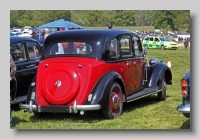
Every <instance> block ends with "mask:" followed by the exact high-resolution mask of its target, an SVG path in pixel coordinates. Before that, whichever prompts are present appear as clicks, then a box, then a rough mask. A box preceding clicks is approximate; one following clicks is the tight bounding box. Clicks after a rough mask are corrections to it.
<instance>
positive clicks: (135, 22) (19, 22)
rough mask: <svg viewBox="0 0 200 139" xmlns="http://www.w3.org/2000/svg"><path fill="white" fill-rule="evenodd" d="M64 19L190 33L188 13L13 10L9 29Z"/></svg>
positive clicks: (100, 24) (87, 23) (82, 24)
mask: <svg viewBox="0 0 200 139" xmlns="http://www.w3.org/2000/svg"><path fill="white" fill-rule="evenodd" d="M58 19H65V20H67V21H70V22H74V23H76V24H79V25H81V26H85V27H100V26H107V25H108V24H112V25H113V26H154V28H156V29H166V30H172V31H174V30H187V31H189V28H190V11H189V10H11V11H10V27H24V26H27V25H29V26H33V27H38V26H40V25H43V24H46V23H48V22H52V21H55V20H58Z"/></svg>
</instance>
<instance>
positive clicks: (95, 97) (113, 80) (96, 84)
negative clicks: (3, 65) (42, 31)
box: [20, 29, 172, 119]
mask: <svg viewBox="0 0 200 139" xmlns="http://www.w3.org/2000/svg"><path fill="white" fill-rule="evenodd" d="M60 42H67V43H68V47H67V48H68V49H66V50H65V53H64V54H55V52H54V51H51V50H52V49H54V47H57V46H58V43H60ZM74 42H81V43H84V44H85V45H84V48H83V49H82V50H81V51H80V52H79V53H77V52H75V51H74ZM43 54H44V59H43V60H42V62H40V63H39V65H38V69H37V75H36V78H35V79H34V80H33V81H32V83H31V86H30V88H29V92H28V96H27V101H26V104H23V103H20V108H22V109H25V110H24V111H25V112H34V115H35V116H36V117H42V116H44V115H46V114H49V113H59V112H60V113H77V112H80V114H81V115H83V114H84V113H85V112H86V111H93V110H101V111H102V114H103V115H104V117H105V118H108V119H112V118H115V117H118V116H120V115H121V114H122V112H123V104H124V103H128V102H131V101H134V100H137V99H139V98H142V97H146V96H148V95H152V94H157V97H158V100H160V101H164V100H165V99H166V89H167V85H171V84H172V73H171V71H170V69H169V67H168V66H167V65H166V64H165V63H163V62H159V61H158V60H157V59H156V58H152V59H150V61H147V59H146V54H147V50H145V51H143V49H142V45H141V41H140V38H139V37H138V36H137V35H135V34H134V33H133V32H132V31H129V30H117V29H112V30H109V29H103V30H100V29H99V30H86V29H85V30H73V31H72V30H69V31H62V32H56V33H52V34H51V35H49V36H48V37H47V38H46V40H45V43H44V49H43Z"/></svg>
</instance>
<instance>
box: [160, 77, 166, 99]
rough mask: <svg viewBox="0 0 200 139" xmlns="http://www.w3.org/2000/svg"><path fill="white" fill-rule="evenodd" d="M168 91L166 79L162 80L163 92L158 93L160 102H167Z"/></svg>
mask: <svg viewBox="0 0 200 139" xmlns="http://www.w3.org/2000/svg"><path fill="white" fill-rule="evenodd" d="M166 91H167V84H166V82H165V79H164V78H163V80H162V91H160V92H159V93H158V100H159V101H165V100H166V98H167V97H166Z"/></svg>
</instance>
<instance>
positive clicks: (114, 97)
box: [103, 82, 123, 119]
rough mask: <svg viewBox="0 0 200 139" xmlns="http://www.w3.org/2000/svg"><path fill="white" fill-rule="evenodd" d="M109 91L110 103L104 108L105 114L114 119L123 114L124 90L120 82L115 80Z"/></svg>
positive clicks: (106, 116)
mask: <svg viewBox="0 0 200 139" xmlns="http://www.w3.org/2000/svg"><path fill="white" fill-rule="evenodd" d="M109 91H110V92H109V93H110V95H109V104H108V106H107V107H106V108H104V109H103V115H104V117H105V118H107V119H113V118H116V117H118V116H120V115H121V114H122V109H123V99H122V90H121V87H120V85H119V84H118V83H116V82H113V83H112V84H111V86H110V89H109Z"/></svg>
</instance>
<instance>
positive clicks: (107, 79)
mask: <svg viewBox="0 0 200 139" xmlns="http://www.w3.org/2000/svg"><path fill="white" fill-rule="evenodd" d="M114 81H115V82H117V83H118V84H119V85H120V87H121V89H122V95H123V94H125V87H124V83H123V80H122V77H121V76H120V75H119V74H118V73H117V72H109V73H106V74H105V75H104V76H103V77H102V78H101V79H100V80H99V81H98V82H97V84H96V85H95V87H94V88H93V90H92V91H91V93H90V94H92V98H91V101H89V100H88V99H87V100H86V101H85V103H84V104H85V105H93V104H100V105H101V108H105V107H106V106H107V104H108V102H109V95H110V93H109V86H110V85H111V83H112V82H114Z"/></svg>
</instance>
